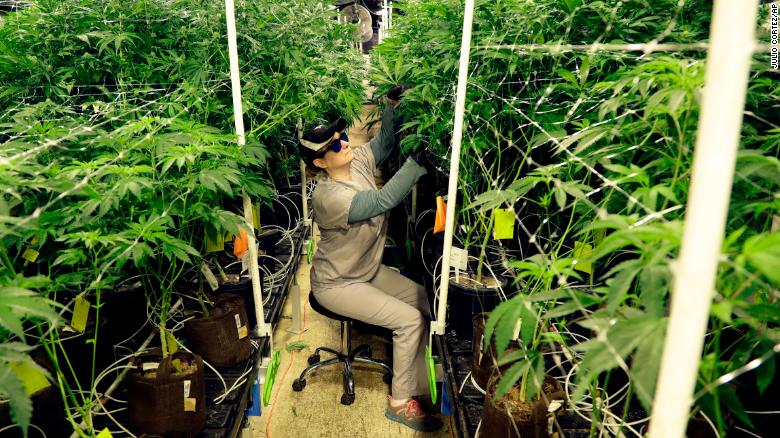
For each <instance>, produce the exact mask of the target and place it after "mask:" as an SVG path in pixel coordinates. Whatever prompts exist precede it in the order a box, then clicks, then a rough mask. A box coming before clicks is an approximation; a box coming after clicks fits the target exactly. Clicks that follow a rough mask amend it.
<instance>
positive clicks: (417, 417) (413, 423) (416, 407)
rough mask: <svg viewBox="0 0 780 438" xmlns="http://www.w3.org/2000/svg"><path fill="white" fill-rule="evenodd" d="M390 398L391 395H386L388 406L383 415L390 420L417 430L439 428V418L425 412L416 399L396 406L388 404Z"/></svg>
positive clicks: (429, 430) (432, 430) (428, 430)
mask: <svg viewBox="0 0 780 438" xmlns="http://www.w3.org/2000/svg"><path fill="white" fill-rule="evenodd" d="M390 400H391V397H390V396H387V403H388V406H387V410H385V417H387V418H389V419H390V420H393V421H397V422H399V423H402V424H405V425H406V426H408V427H410V428H412V429H414V430H416V431H419V432H434V431H437V430H439V429H441V426H442V422H441V420H439V419H438V418H436V417H434V416H432V415H428V414H426V413H425V412H424V411H423V410H422V408H421V407H420V403H419V402H418V401H417V400H414V399H412V400H409V401H408V402H406V404H405V405H403V406H399V407H397V408H396V407H393V406H391V405H390Z"/></svg>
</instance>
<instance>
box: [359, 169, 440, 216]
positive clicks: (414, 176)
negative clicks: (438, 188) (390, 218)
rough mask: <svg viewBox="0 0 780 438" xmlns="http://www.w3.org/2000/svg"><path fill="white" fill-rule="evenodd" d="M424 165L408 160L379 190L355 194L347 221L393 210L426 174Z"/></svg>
mask: <svg viewBox="0 0 780 438" xmlns="http://www.w3.org/2000/svg"><path fill="white" fill-rule="evenodd" d="M425 173H426V170H425V168H424V167H422V166H420V165H418V164H417V163H415V162H414V160H411V159H409V160H406V163H404V165H403V166H401V169H399V170H398V172H396V174H395V175H394V176H393V177H392V178H390V181H388V182H387V183H386V184H385V186H384V187H382V188H381V189H379V190H365V191H362V192H358V193H356V194H355V197H354V198H352V202H351V204H350V206H349V216H348V218H347V222H349V223H354V222H360V221H364V220H366V219H370V218H372V217H374V216H378V215H380V214H382V213H385V212H387V211H389V210H391V209H392V208H393V207H395V206H396V205H398V204H400V203H401V201H402V200H403V199H404V198H405V197H406V195H407V194H409V191H410V190H411V189H412V186H413V185H415V184H416V183H417V180H419V179H420V177H421V176H423V175H425Z"/></svg>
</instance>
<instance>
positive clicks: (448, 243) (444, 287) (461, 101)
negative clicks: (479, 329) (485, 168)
mask: <svg viewBox="0 0 780 438" xmlns="http://www.w3.org/2000/svg"><path fill="white" fill-rule="evenodd" d="M473 21H474V0H466V7H465V11H464V14H463V35H462V38H461V41H460V65H459V66H458V88H457V93H456V95H455V127H454V129H453V133H452V156H451V157H450V180H449V187H448V190H447V193H448V194H447V201H448V202H447V219H446V222H445V227H444V254H443V260H442V263H441V266H442V269H441V284H440V286H439V307H438V309H437V311H436V320H435V321H432V322H431V334H432V335H434V334H437V335H444V327H445V321H446V317H447V294H448V293H449V286H450V252H451V251H452V233H453V228H454V226H455V200H456V199H457V191H458V170H459V168H460V147H461V144H462V142H463V117H464V114H465V112H466V86H467V85H468V77H469V55H470V52H471V27H472V23H473Z"/></svg>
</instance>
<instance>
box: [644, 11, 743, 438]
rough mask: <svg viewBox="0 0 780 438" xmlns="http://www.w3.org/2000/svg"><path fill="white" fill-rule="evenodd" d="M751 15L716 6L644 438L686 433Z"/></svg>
mask: <svg viewBox="0 0 780 438" xmlns="http://www.w3.org/2000/svg"><path fill="white" fill-rule="evenodd" d="M757 16H758V0H716V1H715V5H714V9H713V17H712V27H711V30H710V48H709V53H708V54H707V67H708V68H707V71H706V76H705V83H704V85H705V86H704V96H703V99H702V109H701V114H700V116H699V130H698V135H697V139H696V149H695V151H694V159H693V173H692V176H691V189H690V192H689V195H688V208H687V212H686V215H685V230H684V232H683V241H682V247H681V249H680V257H679V260H678V262H677V266H676V269H675V271H676V272H675V278H674V289H673V292H672V306H671V315H670V317H669V326H668V328H667V336H666V341H665V344H664V352H663V356H662V359H661V370H660V374H659V376H658V388H657V390H656V392H655V400H654V401H653V416H652V418H651V419H650V437H651V438H682V437H683V436H685V430H686V426H687V423H688V412H689V411H690V407H691V403H692V401H693V400H692V398H693V397H692V394H693V391H694V387H695V384H696V376H697V374H698V370H699V362H700V360H701V352H702V344H703V342H704V335H705V333H706V331H707V321H708V318H709V314H710V305H711V303H712V291H713V290H714V288H715V277H716V274H717V267H718V260H719V259H720V249H721V244H722V242H723V234H724V229H725V224H726V217H727V214H728V205H729V198H730V196H731V186H732V182H733V177H734V166H735V162H736V155H737V149H738V148H739V135H740V128H741V125H742V114H743V111H744V107H745V94H746V91H747V83H748V75H749V72H750V60H751V54H752V53H753V49H754V45H755V44H756V41H755V29H756V22H757Z"/></svg>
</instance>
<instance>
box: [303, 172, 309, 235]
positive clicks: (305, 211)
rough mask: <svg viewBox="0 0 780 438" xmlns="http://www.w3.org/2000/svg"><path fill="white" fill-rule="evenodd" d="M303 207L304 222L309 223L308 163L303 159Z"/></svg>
mask: <svg viewBox="0 0 780 438" xmlns="http://www.w3.org/2000/svg"><path fill="white" fill-rule="evenodd" d="M301 199H302V200H303V201H302V202H301V209H302V211H303V218H302V219H303V223H304V224H306V225H309V197H308V193H306V163H304V162H303V160H301Z"/></svg>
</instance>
